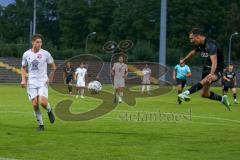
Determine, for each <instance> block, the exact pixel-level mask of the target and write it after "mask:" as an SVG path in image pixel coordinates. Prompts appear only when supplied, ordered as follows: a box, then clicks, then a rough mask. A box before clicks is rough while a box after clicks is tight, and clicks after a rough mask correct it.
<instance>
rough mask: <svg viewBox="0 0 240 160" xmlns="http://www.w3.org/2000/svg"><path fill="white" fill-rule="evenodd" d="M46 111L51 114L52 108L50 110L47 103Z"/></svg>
mask: <svg viewBox="0 0 240 160" xmlns="http://www.w3.org/2000/svg"><path fill="white" fill-rule="evenodd" d="M46 110H47V112H51V110H52V108H51V106H50V104H49V103H48V105H47V107H46Z"/></svg>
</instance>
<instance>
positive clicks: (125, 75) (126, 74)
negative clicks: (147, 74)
mask: <svg viewBox="0 0 240 160" xmlns="http://www.w3.org/2000/svg"><path fill="white" fill-rule="evenodd" d="M127 76H128V69H126V71H125V74H124V78H125V79H127Z"/></svg>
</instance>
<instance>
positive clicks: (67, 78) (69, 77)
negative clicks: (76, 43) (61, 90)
mask: <svg viewBox="0 0 240 160" xmlns="http://www.w3.org/2000/svg"><path fill="white" fill-rule="evenodd" d="M74 72H75V70H74V68H73V67H72V66H71V63H70V62H67V64H66V67H65V68H64V70H63V80H64V83H65V84H67V86H68V91H69V95H72V81H73V76H74Z"/></svg>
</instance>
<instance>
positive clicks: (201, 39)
mask: <svg viewBox="0 0 240 160" xmlns="http://www.w3.org/2000/svg"><path fill="white" fill-rule="evenodd" d="M189 40H190V42H191V43H192V44H194V45H195V49H193V50H192V51H191V52H190V53H189V54H188V55H187V56H186V57H185V58H183V59H182V60H181V62H180V63H184V62H186V61H187V60H189V59H191V58H192V57H194V56H195V55H200V56H201V59H202V62H203V66H202V68H203V69H202V80H201V81H200V82H198V83H196V84H195V85H193V86H192V87H191V88H190V89H188V90H187V91H185V92H183V93H181V94H179V95H178V97H179V98H180V99H181V100H184V101H190V97H189V95H190V94H193V93H195V92H197V91H199V90H201V96H202V97H203V98H209V99H211V100H216V101H220V102H222V103H223V104H224V106H225V107H226V108H227V109H228V110H230V107H229V106H230V103H229V101H228V97H227V95H224V96H220V95H218V94H216V93H214V92H212V91H210V87H211V84H212V83H213V82H216V81H217V80H219V79H220V78H221V77H222V72H223V68H224V63H223V62H224V58H223V53H222V50H221V48H220V46H219V44H218V43H217V42H216V41H214V40H212V39H210V38H208V37H206V36H204V35H203V34H202V33H201V31H200V29H198V28H194V29H192V30H191V31H190V32H189Z"/></svg>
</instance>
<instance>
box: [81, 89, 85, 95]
mask: <svg viewBox="0 0 240 160" xmlns="http://www.w3.org/2000/svg"><path fill="white" fill-rule="evenodd" d="M83 95H84V89H83V88H82V89H81V96H83Z"/></svg>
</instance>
